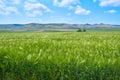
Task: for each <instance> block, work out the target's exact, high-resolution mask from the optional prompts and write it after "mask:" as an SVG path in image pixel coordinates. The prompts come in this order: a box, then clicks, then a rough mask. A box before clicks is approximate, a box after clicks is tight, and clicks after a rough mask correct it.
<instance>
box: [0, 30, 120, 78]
mask: <svg viewBox="0 0 120 80" xmlns="http://www.w3.org/2000/svg"><path fill="white" fill-rule="evenodd" d="M0 80H120V32H119V31H118V32H114V31H111V32H0Z"/></svg>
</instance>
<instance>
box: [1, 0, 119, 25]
mask: <svg viewBox="0 0 120 80" xmlns="http://www.w3.org/2000/svg"><path fill="white" fill-rule="evenodd" d="M27 23H43V24H44V23H69V24H85V23H89V24H97V23H105V24H120V0H0V24H27Z"/></svg>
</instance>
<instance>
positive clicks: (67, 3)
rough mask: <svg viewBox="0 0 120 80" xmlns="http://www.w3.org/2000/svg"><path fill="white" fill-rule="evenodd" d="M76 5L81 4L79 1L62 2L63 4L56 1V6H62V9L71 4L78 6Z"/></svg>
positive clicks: (66, 0)
mask: <svg viewBox="0 0 120 80" xmlns="http://www.w3.org/2000/svg"><path fill="white" fill-rule="evenodd" d="M76 3H79V0H61V2H60V1H59V0H54V5H56V6H60V7H63V6H66V5H69V4H76Z"/></svg>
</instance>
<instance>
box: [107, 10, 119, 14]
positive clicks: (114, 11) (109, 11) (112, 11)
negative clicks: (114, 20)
mask: <svg viewBox="0 0 120 80" xmlns="http://www.w3.org/2000/svg"><path fill="white" fill-rule="evenodd" d="M107 12H108V13H116V12H117V11H116V10H108V11H107Z"/></svg>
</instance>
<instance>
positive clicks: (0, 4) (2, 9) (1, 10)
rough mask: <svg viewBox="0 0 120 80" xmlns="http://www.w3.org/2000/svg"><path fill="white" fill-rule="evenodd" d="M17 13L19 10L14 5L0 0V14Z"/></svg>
mask: <svg viewBox="0 0 120 80" xmlns="http://www.w3.org/2000/svg"><path fill="white" fill-rule="evenodd" d="M14 13H15V14H19V11H18V10H17V8H16V7H13V6H6V4H5V2H4V1H3V0H0V14H1V15H9V14H14Z"/></svg>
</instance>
